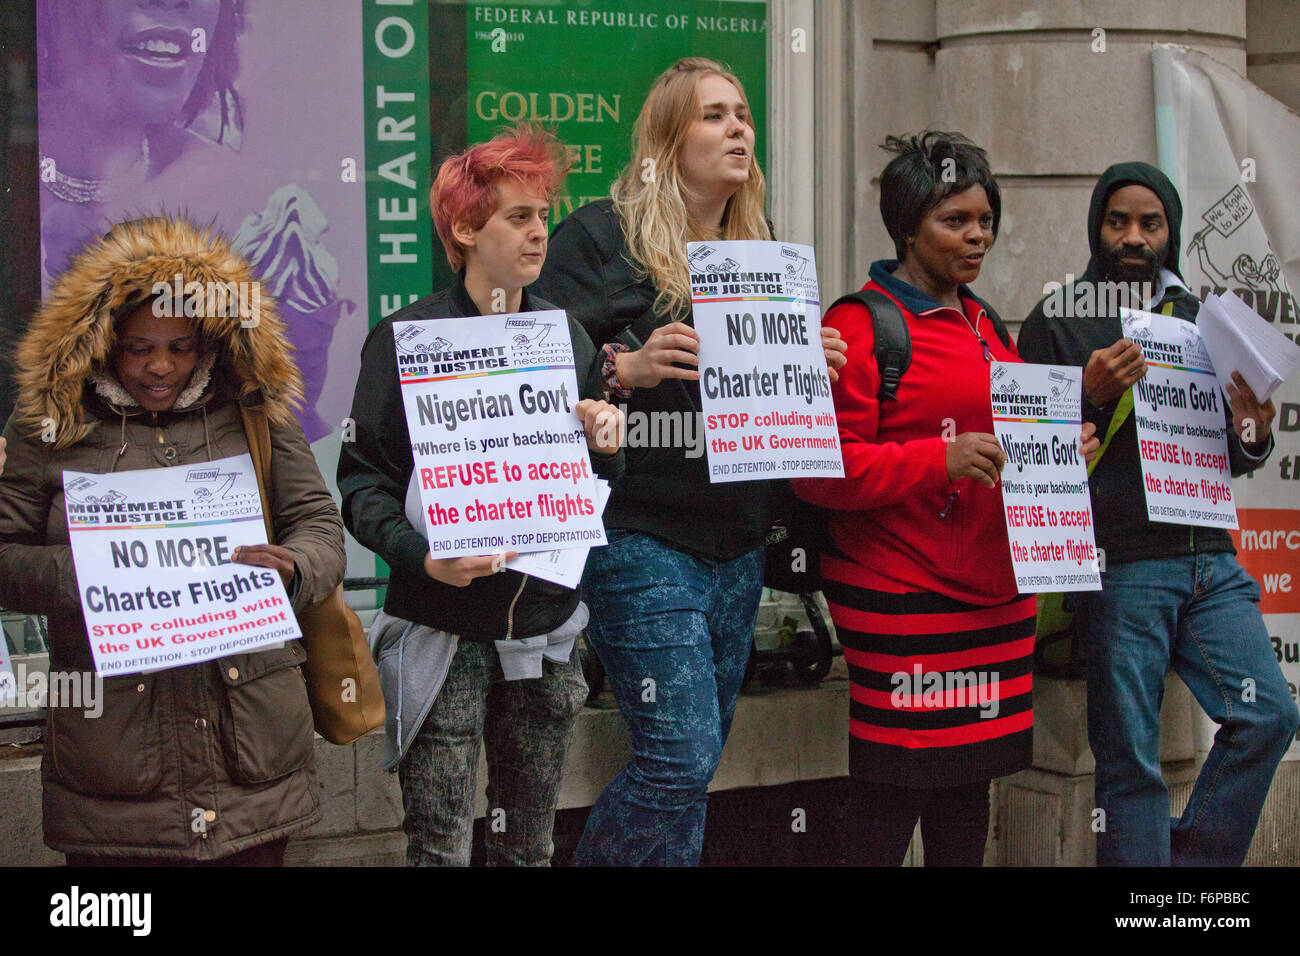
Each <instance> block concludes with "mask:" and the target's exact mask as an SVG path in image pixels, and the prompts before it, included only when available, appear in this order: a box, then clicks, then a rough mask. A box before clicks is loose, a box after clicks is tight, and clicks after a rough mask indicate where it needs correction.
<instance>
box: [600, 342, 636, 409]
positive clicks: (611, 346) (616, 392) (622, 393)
mask: <svg viewBox="0 0 1300 956" xmlns="http://www.w3.org/2000/svg"><path fill="white" fill-rule="evenodd" d="M629 351H631V349H629V348H628V347H627V346H626V345H624V344H622V343H621V342H607V343H605V345H603V346H601V352H603V353H604V358H603V359H602V360H601V363H600V374H601V377H602V378H603V379H604V380H605V389H606V391H608V392H609V395H610V398H619V399H622V400H623V401H627V400H628V399H629V398H631V397H632V389H630V388H624V387H623V385H622V384H621V383H620V382H619V380H618V370H617V366H616V365H615V364H614V356H616V355H618V353H619V352H629Z"/></svg>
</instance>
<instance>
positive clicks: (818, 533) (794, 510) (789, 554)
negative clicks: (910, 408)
mask: <svg viewBox="0 0 1300 956" xmlns="http://www.w3.org/2000/svg"><path fill="white" fill-rule="evenodd" d="M850 302H856V303H857V304H859V305H861V306H863V307H865V308H866V310H867V312H869V313H870V314H871V324H872V327H873V328H874V330H875V339H876V346H875V353H876V368H877V369H879V370H880V391H879V392H878V393H877V394H878V395H879V397H880V400H881V401H882V402H886V401H888V402H896V401H898V386H899V383H900V382H901V381H902V379H903V373H904V372H906V371H907V369H908V366H909V365H911V364H912V335H911V333H910V332H909V331H908V330H907V320H906V319H904V318H903V312H902V310H901V309H899V307H898V303H896V302H895V301H894V300H893V299H891V298H890V297H889V296H887V295H885V294H884V293H883V292H878V291H877V290H875V289H860V290H859V291H857V292H850V293H849V294H848V295H844V296H840V297H839V298H838V299H836V300H835V301H834V302H832V303H831V305H830V307H829V308H828V309H827V310H826V312H827V313H829V312H830V311H831V309H834V308H835V307H836V306H837V305H844V304H846V303H850ZM980 305H981V306H983V307H984V312H985V314H986V315H987V316H988V317H989V320H990V321H991V322H992V323H993V331H994V332H995V333H996V334H997V337H998V338H999V339H1001V341H1002V344H1003V345H1004V346H1005V347H1007V348H1011V336H1010V335H1009V334H1008V333H1007V328H1006V326H1005V325H1003V324H1002V318H1001V317H1000V316H999V315H998V314H997V313H996V312H994V311H993V309H992V307H991V306H989V304H988V303H986V302H983V301H981V302H980ZM773 514H774V517H773V519H772V527H771V529H770V530H769V531H768V534H767V540H766V542H765V544H766V553H765V555H764V559H763V583H764V584H765V585H766V586H767V587H770V588H775V589H776V590H778V591H788V592H791V593H793V594H807V593H809V592H811V591H817V590H820V589H821V586H822V580H821V574H820V571H819V566H820V563H821V553H822V552H823V551H834V549H835V546H834V542H832V540H831V537H830V526H829V522H828V521H827V515H826V512H825V510H824V509H822V508H818V507H817V506H816V505H811V504H809V503H808V502H806V501H803V500H802V499H800V498H798V497H796V496H795V495H794V493H793V492H791V491H790V490H789V485H786V486H785V489H784V491H783V493H782V494H781V495H780V497H779V498H778V499H777V502H776V505H775V508H774V510H773Z"/></svg>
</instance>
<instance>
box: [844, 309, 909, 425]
mask: <svg viewBox="0 0 1300 956" xmlns="http://www.w3.org/2000/svg"><path fill="white" fill-rule="evenodd" d="M848 303H856V304H857V305H860V306H862V307H863V308H865V309H866V310H867V312H868V313H869V314H870V315H871V325H872V328H873V329H874V330H875V337H876V348H875V351H876V368H877V369H878V370H879V371H880V391H879V392H878V393H877V394H878V396H879V398H880V400H881V401H882V402H884V401H890V402H896V401H898V383H899V382H900V381H901V380H902V378H903V373H904V372H906V371H907V367H908V366H909V365H911V364H912V333H911V332H909V331H908V330H907V320H906V319H905V318H903V311H902V310H901V309H900V308H899V307H898V303H896V302H895V301H894V300H893V299H891V298H890V297H889V296H887V295H885V294H884V293H883V292H879V291H877V290H876V289H859V290H858V291H857V292H850V293H849V294H848V295H842V296H840V297H839V298H838V299H836V300H835V301H834V302H832V303H831V304H830V308H828V309H827V310H826V311H827V312H830V311H831V309H833V308H835V307H836V306H837V305H845V304H848Z"/></svg>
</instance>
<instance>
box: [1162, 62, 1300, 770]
mask: <svg viewBox="0 0 1300 956" xmlns="http://www.w3.org/2000/svg"><path fill="white" fill-rule="evenodd" d="M1153 63H1154V69H1155V93H1156V143H1157V146H1158V149H1159V154H1160V167H1161V168H1162V169H1163V170H1164V171H1165V173H1166V174H1168V176H1169V178H1170V179H1171V180H1173V183H1174V185H1175V186H1176V187H1177V188H1178V192H1179V195H1180V196H1181V197H1182V201H1183V210H1184V216H1183V229H1182V233H1183V237H1182V238H1183V248H1182V249H1181V250H1180V252H1181V256H1182V260H1181V261H1182V266H1183V277H1184V279H1186V281H1187V284H1188V286H1189V287H1190V288H1191V289H1192V291H1193V292H1195V293H1196V294H1197V295H1198V296H1200V297H1201V298H1204V297H1205V296H1206V295H1208V294H1210V293H1212V292H1213V293H1218V294H1222V293H1223V292H1224V291H1231V292H1233V293H1235V294H1236V295H1237V297H1238V298H1240V299H1241V300H1242V301H1243V302H1245V303H1247V304H1248V305H1250V306H1251V307H1252V308H1253V309H1254V310H1255V311H1256V312H1258V313H1259V314H1260V315H1261V316H1263V317H1264V318H1265V319H1267V320H1268V321H1269V322H1270V323H1272V324H1273V327H1274V328H1276V329H1277V330H1278V331H1279V332H1282V333H1284V334H1285V335H1286V336H1287V337H1288V338H1290V339H1291V340H1292V341H1295V340H1296V336H1297V333H1300V310H1298V309H1297V302H1296V297H1295V290H1297V289H1300V229H1297V228H1296V223H1297V222H1298V221H1300V190H1297V189H1296V184H1297V175H1296V169H1297V166H1296V157H1297V156H1300V116H1297V115H1296V113H1294V112H1293V111H1292V110H1290V109H1288V108H1287V107H1286V106H1285V105H1283V104H1282V103H1279V102H1278V101H1277V100H1275V99H1274V98H1273V97H1271V96H1269V95H1268V94H1267V93H1265V92H1264V91H1263V90H1261V89H1259V87H1257V86H1255V85H1254V84H1253V83H1250V82H1248V81H1247V80H1245V79H1244V78H1243V77H1241V76H1240V75H1239V74H1237V73H1236V72H1234V71H1233V70H1231V69H1229V68H1228V67H1226V66H1224V65H1223V64H1222V63H1220V62H1218V61H1217V60H1214V59H1213V58H1211V57H1209V56H1206V55H1205V54H1204V53H1199V52H1196V51H1194V50H1189V49H1187V48H1186V47H1179V46H1166V45H1163V44H1156V45H1155V47H1154V48H1153ZM1273 402H1274V404H1275V405H1276V407H1277V413H1278V414H1277V419H1276V421H1275V422H1274V425H1273V437H1274V440H1275V441H1276V443H1277V446H1276V448H1275V449H1274V451H1273V454H1272V455H1271V456H1269V460H1268V461H1267V462H1266V463H1265V464H1264V466H1263V467H1261V468H1260V469H1258V470H1257V471H1256V472H1255V473H1254V475H1253V476H1252V477H1251V478H1250V480H1238V481H1237V482H1236V486H1235V487H1236V492H1237V494H1238V501H1237V516H1238V519H1239V520H1240V522H1241V530H1240V531H1239V532H1235V533H1234V534H1233V539H1234V540H1235V541H1236V544H1237V551H1238V558H1239V560H1240V561H1241V563H1242V566H1243V567H1245V569H1246V570H1247V571H1249V572H1250V573H1251V575H1253V576H1254V577H1255V579H1256V580H1257V581H1258V582H1259V585H1260V589H1261V590H1262V592H1263V600H1262V601H1261V602H1260V610H1262V611H1263V612H1264V623H1265V625H1266V626H1267V627H1268V629H1269V634H1270V635H1271V636H1272V639H1273V648H1274V651H1275V653H1276V654H1277V658H1278V661H1279V662H1280V663H1281V666H1282V672H1283V673H1284V674H1285V675H1286V678H1287V681H1288V682H1289V683H1290V685H1291V694H1292V696H1295V695H1296V692H1297V687H1298V686H1300V653H1297V651H1296V648H1297V646H1300V573H1298V570H1297V569H1298V568H1300V494H1298V493H1300V381H1297V380H1295V379H1292V380H1291V381H1289V382H1286V383H1285V384H1283V385H1282V386H1281V387H1280V388H1279V389H1278V390H1277V392H1276V393H1275V394H1274V396H1273ZM1215 729H1217V728H1215V727H1214V725H1213V724H1210V723H1209V721H1208V718H1207V720H1206V725H1205V726H1203V727H1202V733H1201V734H1200V739H1199V740H1198V746H1199V747H1200V748H1201V749H1202V750H1205V749H1208V746H1209V739H1210V737H1211V736H1212V735H1213V733H1214V730H1215ZM1287 757H1288V759H1291V760H1300V743H1297V744H1295V745H1293V746H1292V747H1291V749H1290V750H1289V751H1288V754H1287Z"/></svg>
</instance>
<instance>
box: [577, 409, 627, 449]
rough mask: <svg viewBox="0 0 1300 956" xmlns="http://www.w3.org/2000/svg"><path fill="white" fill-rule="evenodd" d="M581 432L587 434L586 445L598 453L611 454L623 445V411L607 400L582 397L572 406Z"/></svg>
mask: <svg viewBox="0 0 1300 956" xmlns="http://www.w3.org/2000/svg"><path fill="white" fill-rule="evenodd" d="M573 411H574V413H575V414H576V415H577V416H578V421H580V422H582V433H583V434H584V435H586V436H587V447H588V448H590V449H591V450H592V451H594V452H596V453H597V454H599V455H612V454H614V453H615V452H617V451H618V450H619V448H620V447H622V445H623V434H624V432H625V427H624V426H625V423H624V420H623V413H622V412H621V411H619V410H618V409H617V408H616V407H614V406H613V405H611V404H610V403H609V402H598V401H596V400H595V399H592V398H584V399H583V400H582V401H580V402H578V404H577V405H575V406H573Z"/></svg>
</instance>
